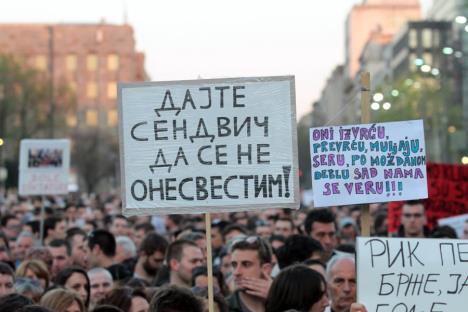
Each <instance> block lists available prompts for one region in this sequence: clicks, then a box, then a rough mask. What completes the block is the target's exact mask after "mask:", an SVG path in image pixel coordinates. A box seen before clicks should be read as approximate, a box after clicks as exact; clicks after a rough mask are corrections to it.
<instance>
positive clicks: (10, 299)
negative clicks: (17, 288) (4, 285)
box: [0, 294, 34, 312]
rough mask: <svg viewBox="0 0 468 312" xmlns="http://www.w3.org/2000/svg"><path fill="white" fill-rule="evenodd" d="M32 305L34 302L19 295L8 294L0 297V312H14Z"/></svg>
mask: <svg viewBox="0 0 468 312" xmlns="http://www.w3.org/2000/svg"><path fill="white" fill-rule="evenodd" d="M33 303H34V302H33V301H32V300H31V299H29V298H28V297H26V296H23V295H20V294H9V295H5V296H3V297H0V311H2V312H10V311H11V312H16V310H18V309H20V308H22V307H24V306H27V305H30V304H33Z"/></svg>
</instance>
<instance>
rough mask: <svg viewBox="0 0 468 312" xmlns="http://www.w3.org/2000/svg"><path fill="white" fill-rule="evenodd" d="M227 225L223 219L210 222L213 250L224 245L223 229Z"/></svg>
mask: <svg viewBox="0 0 468 312" xmlns="http://www.w3.org/2000/svg"><path fill="white" fill-rule="evenodd" d="M227 225H228V223H227V222H226V221H224V220H216V221H213V222H212V223H211V245H212V246H213V249H214V250H219V249H220V248H221V247H223V245H224V237H223V229H224V228H225V227H226V226H227Z"/></svg>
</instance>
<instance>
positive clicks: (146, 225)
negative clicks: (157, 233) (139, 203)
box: [134, 222, 155, 233]
mask: <svg viewBox="0 0 468 312" xmlns="http://www.w3.org/2000/svg"><path fill="white" fill-rule="evenodd" d="M134 230H135V231H139V230H143V231H144V232H145V233H149V232H153V231H154V230H155V228H154V225H152V224H151V223H147V222H146V223H140V224H137V225H135V227H134Z"/></svg>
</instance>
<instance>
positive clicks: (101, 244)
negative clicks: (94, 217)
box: [88, 230, 116, 268]
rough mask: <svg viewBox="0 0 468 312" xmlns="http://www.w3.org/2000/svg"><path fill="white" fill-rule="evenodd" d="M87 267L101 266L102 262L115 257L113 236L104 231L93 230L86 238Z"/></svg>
mask: <svg viewBox="0 0 468 312" xmlns="http://www.w3.org/2000/svg"><path fill="white" fill-rule="evenodd" d="M88 247H89V259H88V260H89V261H88V262H89V266H90V267H92V268H93V267H97V266H101V265H102V264H103V262H104V261H106V260H108V259H112V258H114V256H115V249H116V242H115V237H114V235H113V234H112V233H111V232H109V231H106V230H95V231H93V232H92V233H91V234H90V235H89V237H88Z"/></svg>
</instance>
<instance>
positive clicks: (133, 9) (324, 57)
mask: <svg viewBox="0 0 468 312" xmlns="http://www.w3.org/2000/svg"><path fill="white" fill-rule="evenodd" d="M430 1H431V0H423V1H422V2H423V4H425V3H428V2H430ZM360 2H362V1H360V0H333V1H317V0H316V1H311V0H308V1H307V0H293V1H277V0H236V1H225V0H183V1H182V0H151V1H148V0H146V1H145V0H127V1H123V0H79V1H69V0H66V1H65V0H41V1H37V0H1V10H0V22H1V23H19V22H21V23H31V22H47V23H57V22H63V23H73V22H79V23H96V22H99V21H100V20H101V19H105V21H106V22H107V23H117V24H121V23H123V21H124V12H125V11H126V12H127V17H128V22H129V23H130V24H131V25H132V26H133V27H134V30H135V35H136V41H137V49H138V50H140V51H142V52H144V53H145V55H146V70H147V71H148V73H149V74H150V76H151V79H152V80H155V81H157V80H181V79H196V78H199V77H202V78H222V77H249V76H273V75H295V76H296V97H297V99H296V101H297V105H296V107H297V114H298V115H299V116H301V115H303V114H305V113H307V112H309V111H310V109H311V103H312V102H313V101H315V100H317V99H318V98H319V96H320V92H321V90H322V88H323V86H324V83H325V81H326V79H327V78H328V76H329V75H330V73H331V71H332V70H333V68H334V67H335V66H336V65H338V64H341V63H343V60H344V40H345V39H344V29H345V20H346V15H347V13H348V12H349V10H350V9H351V7H352V6H353V4H356V3H360ZM425 6H427V4H425Z"/></svg>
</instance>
